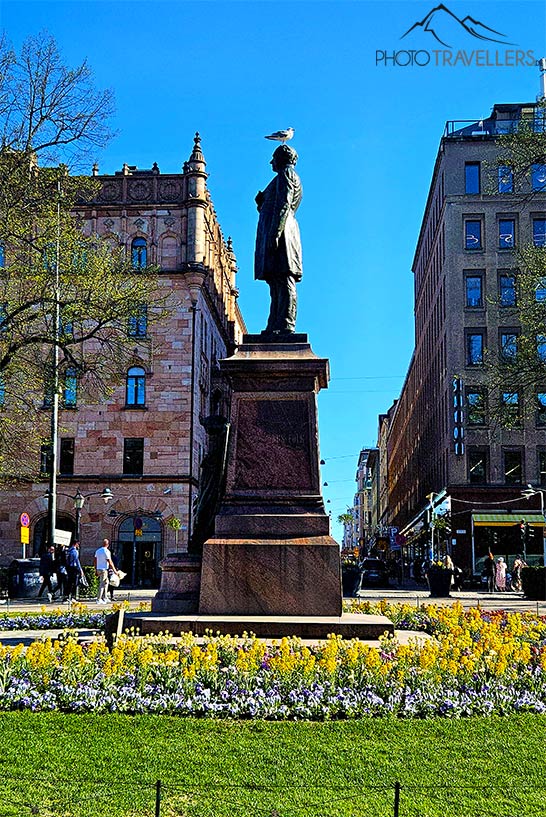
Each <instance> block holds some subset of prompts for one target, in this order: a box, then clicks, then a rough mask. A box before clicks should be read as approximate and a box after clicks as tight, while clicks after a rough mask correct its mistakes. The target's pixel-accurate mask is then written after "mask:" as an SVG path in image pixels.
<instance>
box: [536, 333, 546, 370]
mask: <svg viewBox="0 0 546 817" xmlns="http://www.w3.org/2000/svg"><path fill="white" fill-rule="evenodd" d="M536 344H537V357H538V359H539V360H540V362H541V363H546V335H544V334H539V335H537V336H536Z"/></svg>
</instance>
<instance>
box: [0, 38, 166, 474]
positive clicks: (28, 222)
mask: <svg viewBox="0 0 546 817" xmlns="http://www.w3.org/2000/svg"><path fill="white" fill-rule="evenodd" d="M111 112H112V97H111V94H110V93H109V92H107V91H105V92H100V91H95V90H94V88H93V84H92V77H91V73H90V71H89V69H88V67H87V65H86V64H85V63H83V64H82V65H81V66H79V67H78V68H75V69H69V68H67V67H66V66H64V65H63V63H62V60H61V57H60V55H59V52H58V50H57V47H56V45H55V43H54V41H53V40H52V39H51V38H50V37H47V36H41V37H38V38H31V39H29V40H27V41H26V43H25V44H24V45H23V47H22V50H21V53H20V55H17V54H15V53H14V52H13V51H12V50H11V49H10V48H9V46H8V44H7V42H6V40H5V39H3V40H0V134H1V137H2V146H1V147H0V404H1V409H0V480H6V479H12V478H17V477H21V476H23V477H31V476H33V474H35V473H36V470H37V467H38V463H39V456H38V451H39V448H40V445H41V443H42V441H43V439H44V438H47V436H48V424H49V415H48V412H47V411H44V410H43V409H44V407H45V408H46V409H47V406H48V403H49V402H50V400H51V389H52V383H53V382H54V379H52V374H53V368H54V367H53V361H54V350H55V349H57V350H58V361H59V367H58V371H59V394H60V399H61V405H62V404H63V398H66V397H67V394H68V393H69V396H70V397H73V395H74V390H75V389H76V388H77V392H78V400H81V399H83V398H85V399H87V400H88V401H92V402H95V403H96V402H99V400H100V399H101V397H104V395H106V394H108V391H109V390H110V389H111V388H112V387H113V386H114V385H115V384H116V383H119V382H121V376H122V373H123V372H124V371H125V370H126V368H127V366H128V365H131V363H130V361H131V360H133V361H134V360H135V359H139V358H141V359H142V360H147V355H148V352H147V349H146V340H145V339H144V340H140V339H139V341H138V342H136V341H135V338H134V337H131V336H130V334H129V332H128V326H129V324H130V321H131V320H134V319H135V316H136V315H137V314H138V310H139V308H141V305H142V304H146V305H148V312H147V315H148V322H152V321H154V320H157V319H158V318H159V317H160V316H161V314H162V313H163V310H164V307H165V304H164V303H163V302H162V301H161V299H160V298H159V296H158V295H157V292H156V278H155V274H154V271H153V270H151V269H149V268H148V269H140V270H138V272H136V271H134V270H133V269H132V268H131V259H128V258H126V257H125V252H124V247H123V246H122V245H121V244H120V245H119V246H118V245H116V246H112V243H111V242H108V241H105V240H103V239H100V238H99V237H98V236H96V235H91V234H89V232H88V229H87V224H86V223H84V221H83V219H82V216H83V213H84V211H85V204H86V202H89V201H91V200H92V199H93V198H94V196H96V194H97V193H98V185H97V181H96V180H95V179H93V178H89V177H83V176H78V175H71V173H70V172H69V165H70V167H74V166H75V163H76V162H78V161H80V160H81V159H82V157H83V155H84V154H88V153H89V149H90V148H97V147H100V146H101V145H104V144H105V143H106V141H107V140H108V138H109V137H110V131H109V129H108V127H107V122H108V118H109V116H110V114H111ZM60 160H63V161H65V162H66V163H65V164H58V162H59V161H60ZM52 161H54V162H56V163H57V164H56V165H54V166H52V165H51V164H50V162H52ZM57 305H58V310H57ZM57 314H59V316H60V319H59V321H58V322H57V318H56V315H57ZM135 346H136V347H137V348H135ZM133 365H134V364H133ZM67 389H68V392H67Z"/></svg>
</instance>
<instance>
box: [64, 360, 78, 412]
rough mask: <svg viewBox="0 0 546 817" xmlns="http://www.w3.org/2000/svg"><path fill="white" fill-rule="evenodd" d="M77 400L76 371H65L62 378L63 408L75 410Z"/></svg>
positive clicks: (71, 369) (72, 369)
mask: <svg viewBox="0 0 546 817" xmlns="http://www.w3.org/2000/svg"><path fill="white" fill-rule="evenodd" d="M77 400H78V377H77V374H76V369H74V368H70V369H67V370H66V372H65V376H64V390H63V407H64V408H76V404H77Z"/></svg>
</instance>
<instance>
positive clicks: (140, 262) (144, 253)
mask: <svg viewBox="0 0 546 817" xmlns="http://www.w3.org/2000/svg"><path fill="white" fill-rule="evenodd" d="M131 263H132V264H133V268H134V269H144V267H145V266H146V264H147V263H148V248H147V244H146V239H145V238H133V241H132V244H131Z"/></svg>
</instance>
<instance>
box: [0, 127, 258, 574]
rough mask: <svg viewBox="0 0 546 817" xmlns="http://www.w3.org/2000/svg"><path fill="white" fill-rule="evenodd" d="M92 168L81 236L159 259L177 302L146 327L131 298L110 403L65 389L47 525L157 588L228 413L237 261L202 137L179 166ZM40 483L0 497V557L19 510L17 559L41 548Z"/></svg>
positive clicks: (86, 555)
mask: <svg viewBox="0 0 546 817" xmlns="http://www.w3.org/2000/svg"><path fill="white" fill-rule="evenodd" d="M94 175H95V176H98V178H99V180H100V182H101V189H100V193H99V195H98V196H97V198H96V200H95V201H93V202H91V203H90V204H89V205H88V206H86V207H84V208H82V211H81V213H80V215H81V216H83V223H84V231H85V232H86V233H88V234H98V235H100V236H103V237H106V238H108V239H109V240H111V241H112V243H115V244H120V245H121V246H124V247H125V248H126V250H127V253H129V254H130V256H131V257H132V260H133V266H134V267H135V268H137V269H138V267H142V266H145V265H149V264H152V265H155V266H157V268H158V288H159V294H160V295H162V294H165V293H168V294H169V295H170V302H171V304H172V306H173V308H172V310H171V311H170V312H169V314H168V315H167V317H166V318H164V319H162V320H161V321H160V322H158V323H153V325H152V322H151V321H150V322H149V316H150V314H151V310H153V308H154V307H153V304H138V305H135V307H136V309H135V317H134V320H132V321H130V322H129V325H128V327H127V332H128V334H129V336H130V337H131V338H134V344H135V348H134V359H133V360H132V361H131V363H132V365H131V366H130V367H129V368H128V370H127V373H126V378H125V381H124V382H121V383H120V384H119V387H118V388H117V389H116V390H115V392H114V393H113V394H112V395H111V396H109V397H108V399H107V400H105V401H104V402H101V403H97V404H94V405H91V404H89V403H83V402H80V400H79V399H78V395H77V392H76V390H75V388H74V389H73V390H72V391H71V392H70V393H69V395H68V397H69V399H66V395H65V400H64V408H62V409H61V411H60V417H59V429H60V431H59V437H60V439H59V448H58V457H59V477H58V498H57V528H61V529H64V530H67V531H70V532H72V533H73V534H74V533H75V531H76V523H77V522H78V523H79V527H80V531H79V533H80V539H81V546H82V556H83V558H82V561H83V562H84V563H88V564H89V563H91V562H92V554H93V551H94V550H95V548H96V547H97V546H98V544H99V543H100V542H101V540H102V538H103V537H107V538H108V539H110V541H111V543H112V546H113V551H114V553H115V554H116V555H117V558H118V561H119V565H120V567H122V569H123V570H125V572H127V573H128V579H127V581H128V582H129V583H130V584H131V583H132V584H137V585H143V584H145V585H154V584H156V583H157V581H158V577H159V571H158V565H159V562H160V560H161V558H162V557H163V555H164V554H165V553H166V552H167V551H168V550H173V549H175V548H177V549H179V550H185V549H186V548H187V545H188V541H189V537H190V534H191V529H192V524H193V519H192V516H193V511H192V509H193V503H194V500H195V497H196V494H197V491H198V480H199V471H200V463H201V461H202V459H203V456H204V455H205V454H206V452H207V448H208V438H207V432H206V430H205V427H204V426H203V424H202V422H201V421H202V420H204V419H205V418H207V417H208V416H210V415H217V416H220V415H224V416H227V410H228V405H229V390H228V386H227V384H226V383H225V382H223V380H222V379H221V378H220V376H219V372H218V367H217V361H218V360H219V359H221V358H223V357H225V356H227V355H229V354H231V353H232V352H233V350H234V347H235V345H236V344H237V343H239V342H240V340H241V338H242V334H243V331H244V323H243V319H242V316H241V313H240V311H239V308H238V306H237V294H238V293H237V289H236V283H235V278H236V261H235V257H234V254H233V252H232V248H231V241H230V240H228V241H227V242H226V241H225V240H224V238H223V236H222V232H221V230H220V226H219V224H218V220H217V217H216V214H215V210H214V206H213V203H212V200H211V197H210V193H209V191H208V189H207V173H206V164H205V159H204V156H203V153H202V151H201V146H200V139H199V135H198V134H197V135H196V137H195V140H194V147H193V151H192V153H191V156H190V158H189V160H188V161H187V162H185V163H184V168H183V172H182V173H178V174H170V173H169V174H163V173H161V172H160V170H159V168H158V167H157V165H154V166H153V168H152V169H151V170H139V169H137V168H136V167H133V166H128V165H124V166H123V169H122V170H121V171H119V172H117V173H114V174H113V175H103V176H99V175H98V169H97V168H96V167H95V168H94ZM43 470H44V472H45V471H46V470H47V460H46V459H45V458H44V462H43ZM47 487H48V483H47V476H46V474H45V473H44V482H36V483H35V484H33V485H31V486H28V487H21V488H18V489H16V490H13V491H12V490H10V491H9V492H6V493H4V494H3V498H2V500H1V501H0V505H1V507H0V543H1V544H0V549H1V553H0V562H1V563H2V564H6V563H8V562H9V561H10V560H11V559H13V558H14V557H18V556H20V555H21V552H22V547H21V544H20V527H19V521H20V514H21V513H26V514H28V516H29V517H30V543H29V546H28V547H27V555H33V554H34V555H36V554H37V553H38V552H39V550H40V548H41V546H42V544H43V542H44V541H45V536H46V530H47V504H48V500H47V497H46V496H45V495H44V494H45V491H46V489H47ZM104 488H109V489H110V490H111V492H112V495H113V499H112V501H111V502H110V503H109V505H108V506H106V505H105V504H104V503H103V502H102V499H101V497H100V496H99V495H98V494H100V493H101V492H102V490H103V489H104ZM78 492H79V493H80V494H82V495H83V496H84V497H85V501H84V504H83V507H82V508H81V510H76V508H75V497H76V494H77V493H78ZM77 516H78V519H77ZM176 528H178V529H176Z"/></svg>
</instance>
